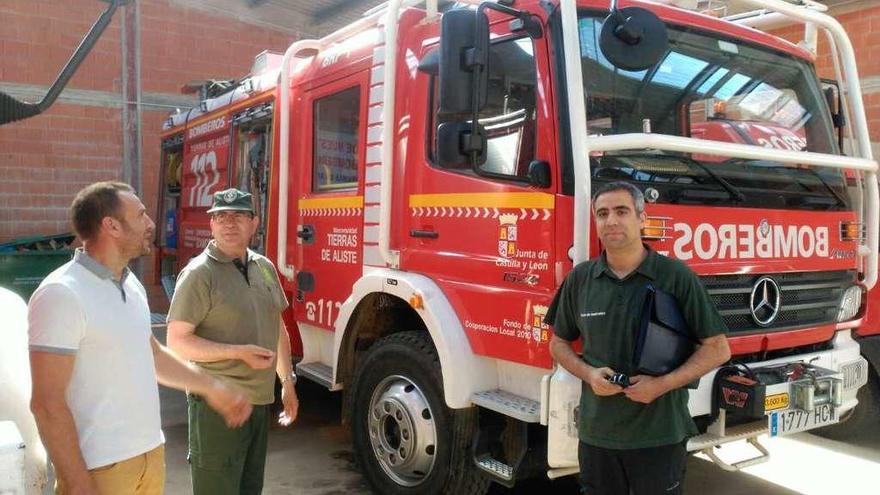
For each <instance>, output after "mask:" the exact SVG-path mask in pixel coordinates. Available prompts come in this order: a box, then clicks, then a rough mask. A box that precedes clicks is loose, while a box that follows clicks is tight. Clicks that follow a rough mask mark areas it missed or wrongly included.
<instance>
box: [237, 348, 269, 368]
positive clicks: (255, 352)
mask: <svg viewBox="0 0 880 495" xmlns="http://www.w3.org/2000/svg"><path fill="white" fill-rule="evenodd" d="M236 355H237V357H238V359H241V360H242V361H244V362H245V364H247V365H248V366H250V367H251V368H253V369H255V370H263V369H266V368H268V367H269V366H272V364H273V363H274V362H275V352H274V351H270V350H269V349H266V348H265V347H260V346H258V345H240V346H238V348H237V352H236Z"/></svg>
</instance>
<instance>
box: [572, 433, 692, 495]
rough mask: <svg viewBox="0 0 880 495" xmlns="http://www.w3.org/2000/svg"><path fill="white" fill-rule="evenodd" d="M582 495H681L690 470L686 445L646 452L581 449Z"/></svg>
mask: <svg viewBox="0 0 880 495" xmlns="http://www.w3.org/2000/svg"><path fill="white" fill-rule="evenodd" d="M578 461H579V462H580V466H581V493H583V494H586V495H681V494H683V493H684V473H685V469H686V468H687V447H686V444H685V443H684V442H682V443H676V444H672V445H664V446H661V447H652V448H647V449H630V450H615V449H603V448H600V447H594V446H592V445H587V444H585V443H583V442H581V443H580V446H579V447H578Z"/></svg>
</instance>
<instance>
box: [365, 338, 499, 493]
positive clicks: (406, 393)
mask: <svg viewBox="0 0 880 495" xmlns="http://www.w3.org/2000/svg"><path fill="white" fill-rule="evenodd" d="M352 393H353V397H352V401H351V404H352V411H351V418H352V433H353V437H354V450H355V456H356V458H357V460H358V463H359V464H360V466H361V468H362V470H363V474H364V477H365V478H366V479H367V482H368V483H369V484H370V486H371V488H372V489H373V490H374V491H375V492H376V493H383V494H401V495H402V494H408V495H409V494H412V495H414V494H419V495H422V494H424V495H433V494H440V493H455V494H462V495H468V494H474V495H476V494H482V493H485V491H486V489H487V488H488V485H489V481H488V480H487V479H486V478H484V477H483V476H482V475H481V474H480V473H479V472H478V471H477V469H476V467H475V466H474V463H473V459H471V458H470V452H471V444H472V439H473V437H474V435H475V429H476V414H475V411H474V410H473V409H471V410H459V411H456V410H452V409H449V408H448V407H446V404H445V403H444V400H443V386H442V379H441V375H440V360H439V358H438V357H437V351H436V350H435V349H434V346H433V344H432V343H431V341H430V339H429V338H428V336H427V335H425V334H424V333H421V332H401V333H396V334H392V335H389V336H387V337H384V338H382V339H380V340H379V341H377V342H376V343H375V344H374V345H373V346H372V347H371V348H370V349H369V350H368V351H367V353H366V355H365V356H364V357H363V359H362V360H361V361H360V363H359V364H358V367H357V371H356V373H355V377H354V383H353V392H352Z"/></svg>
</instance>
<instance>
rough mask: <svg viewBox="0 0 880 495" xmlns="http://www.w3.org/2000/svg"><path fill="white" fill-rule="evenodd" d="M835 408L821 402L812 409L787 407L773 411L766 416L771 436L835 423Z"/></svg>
mask: <svg viewBox="0 0 880 495" xmlns="http://www.w3.org/2000/svg"><path fill="white" fill-rule="evenodd" d="M837 421H838V417H837V410H836V409H834V407H832V406H831V404H822V405H820V406H818V407H817V408H815V409H813V410H812V411H809V412H808V411H803V410H801V409H788V410H785V411H775V412H772V413H770V415H769V416H767V422H768V425H769V427H770V436H771V437H781V436H783V435H790V434H792V433H797V432H799V431H807V430H812V429H813V428H818V427H820V426H825V425H830V424H834V423H837Z"/></svg>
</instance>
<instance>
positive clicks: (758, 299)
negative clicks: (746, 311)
mask: <svg viewBox="0 0 880 495" xmlns="http://www.w3.org/2000/svg"><path fill="white" fill-rule="evenodd" d="M781 299H782V292H781V291H780V290H779V284H777V283H776V281H775V280H773V279H772V278H770V277H761V278H759V279H758V281H757V282H755V286H754V287H752V296H751V298H750V299H749V308H750V309H751V311H752V319H754V320H755V323H757V324H758V325H761V326H762V327H766V326H768V325H770V324H771V323H773V320H775V319H776V317H777V316H778V315H779V306H780V302H781Z"/></svg>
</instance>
